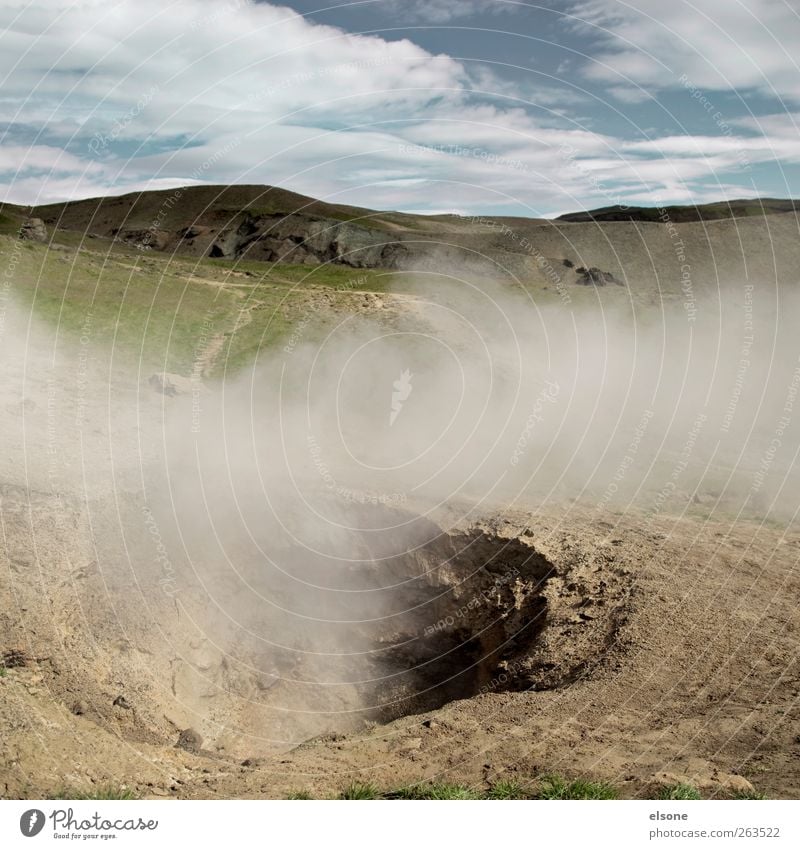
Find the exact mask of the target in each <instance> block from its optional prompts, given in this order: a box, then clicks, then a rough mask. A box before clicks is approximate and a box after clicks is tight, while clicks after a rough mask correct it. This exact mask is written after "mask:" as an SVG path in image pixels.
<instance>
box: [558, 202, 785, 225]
mask: <svg viewBox="0 0 800 849" xmlns="http://www.w3.org/2000/svg"><path fill="white" fill-rule="evenodd" d="M798 211H800V201H796V200H782V199H780V198H749V199H746V200H730V201H719V202H718V203H704V204H699V205H697V206H666V207H653V206H619V205H617V206H604V207H601V208H600V209H591V210H588V211H587V212H568V213H567V214H566V215H559V217H558V218H557V219H556V220H557V221H570V222H574V223H582V222H586V221H654V222H658V221H663V220H664V218H665V217H667V216H668V218H667V220H668V221H672V222H673V223H674V224H685V223H687V222H691V221H715V220H718V219H720V218H750V217H752V216H754V215H777V214H780V213H784V212H798ZM665 213H666V216H665Z"/></svg>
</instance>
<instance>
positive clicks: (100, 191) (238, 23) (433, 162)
mask: <svg viewBox="0 0 800 849" xmlns="http://www.w3.org/2000/svg"><path fill="white" fill-rule="evenodd" d="M0 19H1V20H2V26H0V33H1V34H0V80H2V82H1V83H0V104H2V113H1V114H0V127H1V129H0V131H1V132H2V144H1V145H0V198H2V199H4V200H6V201H8V202H12V203H24V204H35V203H46V202H51V201H57V200H70V199H76V198H85V197H96V196H101V195H107V194H123V193H125V192H131V191H140V190H143V189H154V188H173V187H176V186H181V185H195V184H201V183H211V184H229V183H245V184H265V185H277V186H281V187H282V188H286V189H291V190H293V191H297V192H300V193H302V194H306V195H310V196H313V197H316V198H321V199H323V200H327V201H331V202H336V203H349V204H354V205H358V206H366V207H370V208H376V209H397V210H402V211H408V212H426V213H445V212H446V213H457V214H461V215H477V214H480V215H524V216H534V217H539V216H545V217H549V216H554V215H559V214H561V213H564V212H569V211H575V210H580V209H592V208H596V207H602V206H609V205H611V204H625V205H650V206H652V205H660V204H665V203H705V202H709V201H717V200H725V199H733V198H743V197H755V196H766V197H792V196H797V195H798V194H800V192H798V189H797V183H798V179H799V178H800V143H798V122H799V120H800V66H798V60H800V52H798V50H797V46H798V45H800V4H798V2H797V0H694V2H687V0H624V2H623V0H543V2H540V3H533V2H516V0H361V2H349V3H343V2H341V0H328V2H327V3H326V2H324V0H316V2H314V0H294V2H288V3H283V4H276V3H267V2H255V0H178V2H173V0H135V2H134V0H121V2H114V0H35V2H27V0H23V2H14V0H0Z"/></svg>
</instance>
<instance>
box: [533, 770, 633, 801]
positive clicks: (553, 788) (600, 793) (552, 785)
mask: <svg viewBox="0 0 800 849" xmlns="http://www.w3.org/2000/svg"><path fill="white" fill-rule="evenodd" d="M533 797H534V798H535V799H616V798H617V790H616V788H615V787H614V786H613V785H611V784H607V783H606V782H605V781H584V780H583V779H580V778H579V779H575V780H574V781H570V780H568V779H565V778H562V777H561V776H559V775H545V776H543V777H542V778H540V779H539V781H538V786H537V788H536V791H535V792H534V794H533Z"/></svg>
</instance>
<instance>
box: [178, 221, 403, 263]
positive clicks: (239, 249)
mask: <svg viewBox="0 0 800 849" xmlns="http://www.w3.org/2000/svg"><path fill="white" fill-rule="evenodd" d="M198 235H202V234H198ZM195 238H196V236H195ZM405 253H406V251H404V249H403V248H402V246H401V245H400V243H399V242H398V240H397V239H396V238H395V237H393V236H391V235H390V234H389V233H386V232H383V231H382V230H377V229H368V228H367V227H362V226H360V225H358V224H353V223H351V222H338V221H333V220H331V219H314V218H309V217H306V216H303V215H288V216H287V215H274V216H263V217H254V216H251V215H243V216H241V219H240V220H239V221H238V222H237V223H236V226H234V227H231V228H229V229H226V230H223V231H221V232H219V233H217V234H216V235H214V237H213V240H212V241H211V243H210V245H209V247H208V251H207V255H208V256H210V257H219V258H224V259H242V258H246V259H251V260H262V261H265V262H291V263H301V264H309V265H316V264H318V263H324V262H335V263H341V264H343V265H350V266H353V267H354V268H373V267H376V266H388V267H392V266H396V265H398V264H399V263H400V262H401V261H402V257H403V256H404V254H405Z"/></svg>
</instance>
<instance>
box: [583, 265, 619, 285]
mask: <svg viewBox="0 0 800 849" xmlns="http://www.w3.org/2000/svg"><path fill="white" fill-rule="evenodd" d="M575 273H576V274H577V275H578V279H577V281H576V282H577V284H578V285H579V286H610V285H611V284H612V283H613V284H614V285H615V286H624V285H625V284H624V283H623V282H622V281H621V280H618V279H617V278H616V277H615V276H614V275H613V274H612V273H611V272H610V271H601V270H600V269H599V268H595V267H594V266H592V267H591V268H583V267H581V268H576V269H575Z"/></svg>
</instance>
